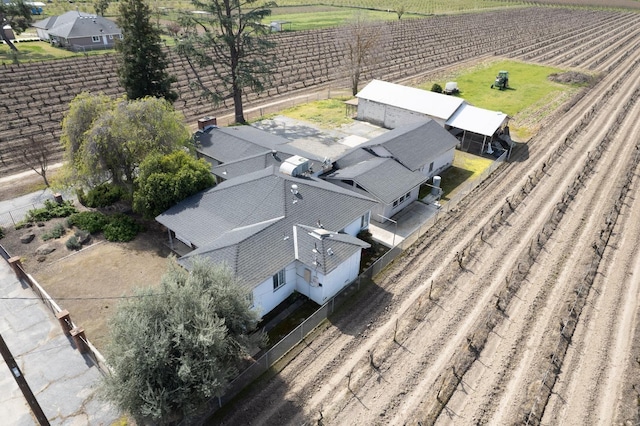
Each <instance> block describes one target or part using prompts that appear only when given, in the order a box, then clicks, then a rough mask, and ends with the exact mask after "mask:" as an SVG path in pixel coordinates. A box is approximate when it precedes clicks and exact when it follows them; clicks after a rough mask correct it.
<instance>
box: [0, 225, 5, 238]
mask: <svg viewBox="0 0 640 426" xmlns="http://www.w3.org/2000/svg"><path fill="white" fill-rule="evenodd" d="M3 238H4V228H3V227H2V226H0V240H1V239H3Z"/></svg>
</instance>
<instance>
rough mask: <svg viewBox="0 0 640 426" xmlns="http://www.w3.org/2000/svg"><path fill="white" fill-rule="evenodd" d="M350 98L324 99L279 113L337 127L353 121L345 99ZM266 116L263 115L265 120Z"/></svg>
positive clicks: (325, 126) (320, 124) (328, 127)
mask: <svg viewBox="0 0 640 426" xmlns="http://www.w3.org/2000/svg"><path fill="white" fill-rule="evenodd" d="M347 99H348V98H335V99H324V100H320V101H314V102H309V103H306V104H302V105H298V106H295V107H291V108H288V109H286V110H284V111H281V112H279V113H278V115H284V116H287V117H290V118H295V119H296V120H303V121H308V122H310V123H313V124H315V125H317V126H318V127H320V128H323V129H335V128H337V127H340V126H341V125H343V124H348V123H352V122H353V118H351V117H349V116H347V114H346V112H345V105H344V101H345V100H347ZM264 118H265V117H261V118H260V120H263V119H264Z"/></svg>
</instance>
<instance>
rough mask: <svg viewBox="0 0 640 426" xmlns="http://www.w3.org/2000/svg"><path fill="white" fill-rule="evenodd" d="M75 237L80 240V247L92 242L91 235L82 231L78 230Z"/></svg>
mask: <svg viewBox="0 0 640 426" xmlns="http://www.w3.org/2000/svg"><path fill="white" fill-rule="evenodd" d="M74 237H76V240H78V242H79V243H80V245H82V244H86V243H88V242H89V240H91V234H90V233H89V232H87V231H83V230H82V229H78V230H77V231H76V232H75V234H74Z"/></svg>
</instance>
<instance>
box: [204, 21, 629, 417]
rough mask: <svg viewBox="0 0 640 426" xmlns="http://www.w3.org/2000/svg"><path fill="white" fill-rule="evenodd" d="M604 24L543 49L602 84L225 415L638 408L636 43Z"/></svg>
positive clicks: (571, 413)
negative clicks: (572, 42) (593, 35)
mask: <svg viewBox="0 0 640 426" xmlns="http://www.w3.org/2000/svg"><path fill="white" fill-rule="evenodd" d="M626 23H628V22H626V21H625V23H623V24H626ZM621 25H622V24H621ZM634 25H636V27H635V28H634V27H633V26H628V27H627V26H623V28H621V31H624V33H623V32H615V34H617V35H618V36H619V40H620V41H621V42H622V40H624V41H625V42H630V40H633V41H634V42H633V43H632V44H630V45H637V44H638V43H637V40H638V37H639V34H640V33H639V32H638V28H637V23H636V24H634ZM602 34H603V35H602V37H601V38H598V39H597V40H594V43H592V44H591V45H589V47H588V48H587V49H583V48H578V47H572V48H571V49H574V50H573V51H572V52H573V53H571V54H565V55H564V56H563V54H562V52H556V51H555V50H547V51H544V50H541V52H540V53H539V55H540V56H539V57H538V58H539V60H540V61H541V62H544V61H549V62H550V61H552V60H553V61H554V63H556V64H559V65H567V64H574V65H572V66H580V65H583V64H584V65H585V66H587V65H588V66H593V67H594V69H596V70H600V71H610V72H609V73H608V74H606V75H604V76H603V78H602V80H601V81H600V82H599V83H598V85H597V86H596V87H594V88H593V89H592V90H591V91H589V92H588V93H587V94H585V95H584V96H583V97H581V98H580V99H579V100H578V101H577V102H576V103H575V105H573V106H572V107H571V108H570V109H569V110H568V111H567V112H566V113H564V114H561V115H556V116H555V117H553V119H552V120H549V122H547V123H546V124H545V126H544V127H543V129H542V131H541V132H540V134H539V135H538V136H537V137H536V138H534V139H533V140H532V141H530V143H529V144H528V147H527V148H528V151H526V153H525V151H522V152H521V153H520V154H519V155H521V157H518V153H516V156H515V158H513V161H512V162H511V163H509V164H508V165H506V166H505V167H504V168H502V169H500V170H499V171H498V172H497V173H496V174H494V175H493V176H492V177H491V178H490V179H489V181H487V182H485V183H484V184H483V185H482V186H481V187H480V188H479V189H478V190H477V191H475V192H474V193H472V194H471V195H469V197H468V198H467V200H465V202H464V204H465V205H462V206H461V207H460V208H459V210H456V211H453V212H452V213H451V214H450V215H449V216H447V217H445V218H443V219H442V220H441V221H440V222H439V223H438V224H436V225H435V226H434V227H433V228H432V229H431V230H430V231H429V232H428V234H427V235H426V236H425V237H424V238H423V239H422V240H421V241H420V242H419V243H418V244H416V245H415V246H414V247H412V248H411V249H410V250H409V251H408V253H407V255H406V256H405V257H403V258H401V259H400V260H399V261H397V262H396V264H395V265H394V266H393V267H392V268H390V269H389V270H387V271H386V272H385V274H384V275H383V276H379V277H377V279H376V283H375V285H373V286H370V287H369V288H367V289H366V290H365V291H364V292H363V294H362V295H361V297H360V298H359V300H358V306H359V307H360V308H361V307H363V306H367V309H347V310H345V311H343V312H342V313H340V314H338V315H336V316H335V317H334V318H332V320H331V323H328V324H327V325H326V326H324V327H325V329H324V330H323V332H322V333H321V334H320V335H319V336H318V337H317V338H316V339H314V340H313V341H312V342H309V343H308V346H307V347H306V348H305V349H304V350H303V351H302V352H301V353H300V354H299V355H298V356H297V357H296V358H295V359H294V360H293V361H291V363H290V364H289V365H288V366H287V367H286V368H285V369H284V370H283V371H282V372H281V373H280V374H278V375H277V376H275V377H274V378H273V379H271V380H269V381H267V382H266V383H263V384H260V385H259V386H256V387H254V388H253V389H252V390H250V391H249V392H248V393H247V394H246V395H245V396H243V398H241V399H240V400H239V401H237V403H236V404H234V406H233V407H231V408H230V409H229V410H228V411H227V412H226V413H225V415H224V416H220V418H218V419H217V420H216V421H217V422H219V423H223V424H241V423H242V424H265V425H266V424H274V423H279V424H284V423H288V424H303V423H306V424H311V423H318V424H320V423H323V424H346V423H349V424H358V425H359V424H362V425H371V424H385V425H386V424H432V423H438V424H451V423H453V424H519V423H521V422H526V421H529V422H530V424H538V423H539V422H540V421H542V423H544V424H595V423H598V422H600V423H601V424H611V423H614V422H620V421H624V420H632V421H635V419H636V418H637V417H633V416H637V412H636V413H634V412H633V409H632V407H633V403H632V402H633V398H634V395H635V394H633V390H630V389H631V385H632V384H636V388H638V386H637V385H638V376H639V371H638V364H637V363H635V367H634V362H635V361H634V359H635V357H632V356H631V352H632V351H633V350H634V349H633V348H636V347H637V346H638V342H637V340H636V339H631V338H630V337H631V335H635V333H636V325H635V324H636V319H637V317H638V298H637V295H638V291H639V288H638V287H639V285H638V284H637V282H638V279H637V273H638V271H637V269H640V267H638V266H637V265H638V263H639V259H638V257H637V255H638V250H637V248H636V247H635V244H634V242H636V241H638V237H640V235H638V232H640V226H639V225H638V223H639V222H638V218H636V217H635V216H636V215H637V213H633V211H634V210H635V211H637V208H636V209H634V208H633V205H634V203H635V199H634V197H633V196H632V195H631V196H629V195H625V194H632V193H633V191H634V190H635V188H636V187H637V185H636V183H635V180H634V181H633V185H632V186H631V187H630V191H629V192H627V191H626V190H627V189H628V188H629V187H628V186H626V187H625V185H627V184H626V183H625V182H626V181H625V179H627V177H628V176H629V175H630V173H631V175H632V176H633V174H634V173H636V170H635V167H636V165H635V164H634V163H631V162H630V161H631V159H633V158H635V153H636V151H637V149H636V147H635V144H636V143H637V142H638V141H637V135H638V134H640V128H639V127H638V124H637V122H638V120H637V117H638V116H640V106H639V105H638V102H636V98H637V97H638V91H637V90H636V89H638V88H639V87H640V66H638V60H640V53H638V52H637V50H636V49H628V50H627V51H625V52H620V49H619V46H620V44H619V43H617V42H613V43H610V45H611V49H615V51H614V50H607V48H606V46H607V43H606V40H607V35H610V36H611V37H613V33H611V32H609V31H603V33H602ZM584 42H585V40H584V39H583V43H584ZM559 43H561V41H559ZM616 46H618V47H617V48H616ZM594 57H597V58H600V59H598V60H591V59H592V58H594ZM525 154H526V155H525ZM623 189H624V191H623ZM621 191H623V192H624V194H623V195H622V199H623V200H624V202H625V203H626V204H625V205H624V207H623V208H622V209H620V204H619V203H620V202H619V201H618V198H619V197H620V195H619V194H621ZM505 199H506V201H505ZM512 209H513V211H512ZM612 209H618V210H619V211H620V212H621V214H620V216H619V217H618V216H616V217H615V218H614V217H612V216H611V214H610V212H612V211H613V210H612ZM614 225H615V228H613V232H612V233H610V234H609V233H608V232H609V230H611V229H612V227H613V226H614ZM605 231H607V232H606V233H605ZM623 231H624V232H623ZM594 259H595V260H594ZM594 268H595V269H594ZM594 271H597V274H595V275H594V276H595V278H594V279H593V280H592V282H593V287H591V286H585V285H583V283H584V282H585V280H586V279H587V278H589V277H590V276H591V275H593V274H592V272H593V273H595V272H594ZM590 282H591V281H589V283H590ZM430 289H431V291H432V294H431V297H429V296H428V295H429V292H430ZM561 329H562V333H563V334H562V335H561ZM394 336H395V340H394ZM563 336H564V337H563ZM567 336H568V337H567ZM568 340H570V341H571V344H570V345H568V349H567V341H568ZM551 356H552V357H551ZM556 372H559V375H558V376H557V380H556ZM623 377H624V378H626V380H622V379H623ZM549 387H550V388H551V389H549ZM550 391H552V393H550ZM549 395H551V396H550V397H549ZM547 399H548V404H547ZM249 407H250V408H249ZM541 417H542V418H541Z"/></svg>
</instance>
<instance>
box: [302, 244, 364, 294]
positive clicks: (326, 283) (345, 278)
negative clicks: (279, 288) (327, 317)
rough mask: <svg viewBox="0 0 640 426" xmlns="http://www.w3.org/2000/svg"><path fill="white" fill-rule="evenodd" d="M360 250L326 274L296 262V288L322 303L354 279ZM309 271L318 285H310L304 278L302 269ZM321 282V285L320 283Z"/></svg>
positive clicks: (358, 265) (358, 268) (357, 270)
mask: <svg viewBox="0 0 640 426" xmlns="http://www.w3.org/2000/svg"><path fill="white" fill-rule="evenodd" d="M361 254H362V250H357V251H356V252H355V253H354V254H353V255H351V257H349V258H348V259H347V260H345V261H344V262H343V263H342V264H341V265H340V266H338V267H337V268H336V269H334V270H333V271H331V273H330V274H328V275H326V276H325V275H323V274H322V273H320V272H316V271H314V270H313V269H311V268H309V267H307V266H305V265H303V264H302V263H298V265H299V266H298V268H297V271H298V273H297V274H296V275H297V279H298V283H297V286H296V290H297V291H298V292H300V293H302V294H304V295H305V296H307V297H308V298H309V299H311V300H313V301H314V302H316V303H317V304H319V305H322V304H324V303H325V302H326V301H327V300H328V299H330V298H331V297H333V296H334V295H335V294H336V293H338V292H339V291H340V290H342V289H343V288H344V287H345V286H346V285H347V284H349V283H350V282H351V281H353V280H354V279H356V277H357V276H358V272H359V271H360V256H361ZM305 268H306V269H309V270H310V271H311V276H312V277H313V276H316V277H317V282H318V285H311V284H310V283H308V282H307V281H305V279H304V269H305ZM320 284H321V285H320Z"/></svg>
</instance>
